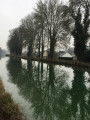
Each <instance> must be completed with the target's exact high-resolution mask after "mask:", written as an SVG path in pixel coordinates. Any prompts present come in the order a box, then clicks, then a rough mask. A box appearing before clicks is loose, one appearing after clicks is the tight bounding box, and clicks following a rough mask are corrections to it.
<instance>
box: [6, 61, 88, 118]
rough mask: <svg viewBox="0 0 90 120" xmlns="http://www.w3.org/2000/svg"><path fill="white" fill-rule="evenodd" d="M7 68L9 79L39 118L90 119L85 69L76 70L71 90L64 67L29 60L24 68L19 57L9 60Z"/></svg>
mask: <svg viewBox="0 0 90 120" xmlns="http://www.w3.org/2000/svg"><path fill="white" fill-rule="evenodd" d="M7 68H8V71H9V76H10V81H12V82H13V83H14V84H16V85H17V86H18V88H19V90H20V94H21V95H23V97H24V98H25V99H26V100H28V102H30V103H31V104H32V105H31V108H32V109H33V116H34V117H35V119H36V120H88V119H90V92H89V90H88V89H87V88H86V85H85V84H86V83H85V82H86V81H85V76H84V73H85V71H84V70H83V69H74V79H73V81H72V88H71V89H70V87H69V86H68V84H67V82H66V81H67V80H68V78H69V74H68V72H67V71H66V70H64V69H61V66H59V67H56V66H54V65H48V64H43V63H40V62H34V61H33V62H31V61H27V65H26V67H25V66H24V65H22V63H21V61H19V60H18V59H17V60H16V59H15V60H14V59H10V60H9V61H8V64H7ZM31 108H30V109H31ZM28 112H29V111H28Z"/></svg>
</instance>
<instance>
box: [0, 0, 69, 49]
mask: <svg viewBox="0 0 90 120" xmlns="http://www.w3.org/2000/svg"><path fill="white" fill-rule="evenodd" d="M37 1H38V0H0V47H1V48H3V49H7V45H6V44H7V40H8V35H9V30H11V29H13V28H16V27H18V26H19V24H20V20H21V18H24V17H25V16H27V15H28V14H30V13H31V12H32V11H33V8H34V7H35V6H36V3H37ZM62 1H64V2H65V0H62ZM66 1H67V0H66Z"/></svg>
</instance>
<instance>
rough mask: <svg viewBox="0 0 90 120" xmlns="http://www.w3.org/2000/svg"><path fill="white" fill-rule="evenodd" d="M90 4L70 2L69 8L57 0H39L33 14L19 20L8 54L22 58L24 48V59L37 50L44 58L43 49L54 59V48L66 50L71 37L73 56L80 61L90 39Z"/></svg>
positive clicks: (9, 44) (9, 40) (80, 1)
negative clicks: (47, 50)
mask: <svg viewBox="0 0 90 120" xmlns="http://www.w3.org/2000/svg"><path fill="white" fill-rule="evenodd" d="M89 25H90V1H89V0H69V1H68V4H67V5H65V4H63V3H59V1H58V0H44V1H43V2H42V1H41V0H40V1H39V2H38V3H37V7H36V8H35V9H34V12H33V13H32V14H30V15H28V16H26V17H25V18H24V19H22V20H21V23H20V26H19V27H18V28H15V29H13V30H11V31H10V35H9V39H8V43H7V45H8V48H9V50H10V52H11V54H21V53H22V48H23V47H27V51H28V52H27V55H28V56H32V53H33V52H35V51H36V50H38V55H39V57H40V51H42V52H41V56H42V57H43V51H44V48H47V49H48V48H49V49H50V56H49V57H50V58H53V55H54V51H55V48H57V47H58V46H59V47H60V49H63V48H66V47H67V46H68V45H69V42H70V36H71V35H72V36H73V37H74V46H75V50H74V52H75V55H76V56H77V58H78V59H79V60H83V59H84V58H85V55H86V44H87V42H88V38H89V36H90V35H89Z"/></svg>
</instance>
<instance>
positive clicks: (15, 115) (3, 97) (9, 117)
mask: <svg viewBox="0 0 90 120" xmlns="http://www.w3.org/2000/svg"><path fill="white" fill-rule="evenodd" d="M0 120H22V114H21V112H20V110H19V108H18V105H16V104H15V103H14V101H13V99H12V98H11V95H10V94H9V93H6V92H5V90H4V87H3V83H2V80H1V79H0Z"/></svg>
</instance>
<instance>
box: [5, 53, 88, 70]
mask: <svg viewBox="0 0 90 120" xmlns="http://www.w3.org/2000/svg"><path fill="white" fill-rule="evenodd" d="M6 56H7V57H13V58H20V59H26V60H33V61H40V62H43V63H52V64H59V65H65V66H76V67H83V68H90V63H85V62H80V61H77V60H73V61H68V60H57V59H48V58H46V59H45V58H34V57H33V58H30V57H27V56H16V55H9V54H7V55H6Z"/></svg>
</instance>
